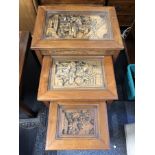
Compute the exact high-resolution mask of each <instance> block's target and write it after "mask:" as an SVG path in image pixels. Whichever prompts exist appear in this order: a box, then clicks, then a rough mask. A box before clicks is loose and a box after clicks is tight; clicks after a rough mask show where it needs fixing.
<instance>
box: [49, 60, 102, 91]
mask: <svg viewBox="0 0 155 155" xmlns="http://www.w3.org/2000/svg"><path fill="white" fill-rule="evenodd" d="M102 61H103V60H102V59H75V58H74V59H56V58H55V59H53V65H52V68H51V74H52V75H51V79H50V80H49V83H50V89H71V88H75V89H77V88H81V89H85V88H102V89H104V88H105V79H104V68H103V65H102Z"/></svg>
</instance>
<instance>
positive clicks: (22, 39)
mask: <svg viewBox="0 0 155 155" xmlns="http://www.w3.org/2000/svg"><path fill="white" fill-rule="evenodd" d="M29 40H30V34H29V32H27V31H20V32H19V88H20V89H19V90H20V91H19V98H20V97H21V93H22V76H23V69H24V64H25V60H26V58H27V54H28V53H27V52H28V51H27V50H28V49H27V48H28V43H29ZM19 102H20V103H19V107H20V110H22V111H23V112H25V113H26V114H27V115H28V116H30V117H33V116H35V113H34V112H33V111H32V110H31V109H30V108H29V107H27V106H26V105H25V104H24V103H23V102H22V101H21V100H20V101H19Z"/></svg>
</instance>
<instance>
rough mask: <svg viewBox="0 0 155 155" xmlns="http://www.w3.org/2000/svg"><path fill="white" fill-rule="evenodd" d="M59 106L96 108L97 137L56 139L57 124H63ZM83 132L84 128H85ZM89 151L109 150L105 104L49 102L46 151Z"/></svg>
mask: <svg viewBox="0 0 155 155" xmlns="http://www.w3.org/2000/svg"><path fill="white" fill-rule="evenodd" d="M60 106H66V107H68V108H69V107H71V108H72V109H76V108H77V107H78V108H79V109H80V108H81V109H82V108H83V106H85V108H86V107H89V108H91V107H93V106H97V112H96V116H95V117H96V122H94V123H95V125H97V130H96V132H97V135H96V136H95V137H92V138H91V137H83V136H79V137H78V135H76V136H70V135H69V136H68V137H57V134H58V123H59V122H60V121H62V124H63V123H64V122H63V119H62V118H60V117H59V114H58V111H59V108H60ZM61 119H62V120H61ZM85 130H87V129H86V127H85ZM89 149H91V150H92V149H95V150H96V149H97V150H98V149H104V150H107V149H109V131H108V121H107V109H106V103H105V102H98V101H96V102H51V103H50V108H49V117H48V130H47V137H46V150H89Z"/></svg>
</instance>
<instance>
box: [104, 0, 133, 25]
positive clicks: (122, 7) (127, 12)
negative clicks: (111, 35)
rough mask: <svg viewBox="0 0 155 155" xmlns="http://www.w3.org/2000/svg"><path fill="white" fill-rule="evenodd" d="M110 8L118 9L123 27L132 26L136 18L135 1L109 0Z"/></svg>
mask: <svg viewBox="0 0 155 155" xmlns="http://www.w3.org/2000/svg"><path fill="white" fill-rule="evenodd" d="M107 5H108V6H114V7H115V8H116V12H117V16H118V21H119V24H120V25H121V26H131V25H132V24H133V22H134V18H135V17H134V16H135V0H108V1H107Z"/></svg>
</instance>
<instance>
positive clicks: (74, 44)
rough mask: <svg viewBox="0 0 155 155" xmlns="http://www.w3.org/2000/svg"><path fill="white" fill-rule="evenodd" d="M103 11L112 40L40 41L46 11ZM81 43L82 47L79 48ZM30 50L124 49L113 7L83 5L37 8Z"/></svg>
mask: <svg viewBox="0 0 155 155" xmlns="http://www.w3.org/2000/svg"><path fill="white" fill-rule="evenodd" d="M51 9H52V11H103V9H104V10H107V11H109V14H110V21H111V26H112V30H113V37H114V40H97V41H95V40H89V41H88V40H58V41H57V40H42V31H43V27H44V24H45V22H44V21H45V13H46V11H49V10H51ZM82 43H83V45H84V46H81V45H82ZM31 48H32V49H41V50H48V49H51V48H52V49H70V48H73V49H87V48H88V49H94V48H95V49H96V48H97V49H105V50H121V49H123V48H124V46H123V42H122V38H121V34H120V28H119V24H118V19H117V16H116V11H115V8H114V7H107V6H106V7H104V6H103V7H102V6H85V5H52V6H39V7H38V13H37V18H36V23H35V28H34V34H33V39H32V44H31Z"/></svg>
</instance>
